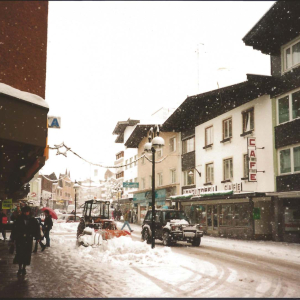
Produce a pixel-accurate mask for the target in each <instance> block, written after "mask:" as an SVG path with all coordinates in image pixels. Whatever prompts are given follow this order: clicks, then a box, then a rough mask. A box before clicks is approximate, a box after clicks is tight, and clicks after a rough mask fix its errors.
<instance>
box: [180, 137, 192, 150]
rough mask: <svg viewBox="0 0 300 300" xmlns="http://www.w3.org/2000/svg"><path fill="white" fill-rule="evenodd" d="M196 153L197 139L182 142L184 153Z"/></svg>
mask: <svg viewBox="0 0 300 300" xmlns="http://www.w3.org/2000/svg"><path fill="white" fill-rule="evenodd" d="M192 151H195V137H192V138H189V139H187V140H184V141H182V153H183V154H185V153H188V152H192Z"/></svg>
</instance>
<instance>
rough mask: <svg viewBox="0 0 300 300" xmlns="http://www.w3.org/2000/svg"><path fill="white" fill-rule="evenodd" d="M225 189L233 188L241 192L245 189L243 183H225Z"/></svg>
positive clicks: (236, 191)
mask: <svg viewBox="0 0 300 300" xmlns="http://www.w3.org/2000/svg"><path fill="white" fill-rule="evenodd" d="M224 190H225V191H227V190H233V191H234V192H235V193H240V192H241V191H242V190H243V186H242V183H225V184H224Z"/></svg>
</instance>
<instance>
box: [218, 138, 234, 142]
mask: <svg viewBox="0 0 300 300" xmlns="http://www.w3.org/2000/svg"><path fill="white" fill-rule="evenodd" d="M230 141H231V137H229V138H227V139H224V140H222V141H220V143H227V142H230Z"/></svg>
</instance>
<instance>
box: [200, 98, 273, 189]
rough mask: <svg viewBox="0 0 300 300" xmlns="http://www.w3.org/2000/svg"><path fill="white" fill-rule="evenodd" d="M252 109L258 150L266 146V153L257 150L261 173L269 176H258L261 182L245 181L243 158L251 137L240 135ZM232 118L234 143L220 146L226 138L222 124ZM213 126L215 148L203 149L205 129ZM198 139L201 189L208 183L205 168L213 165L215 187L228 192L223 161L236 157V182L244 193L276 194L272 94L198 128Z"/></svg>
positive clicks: (234, 169) (234, 164) (234, 163)
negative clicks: (243, 122)
mask: <svg viewBox="0 0 300 300" xmlns="http://www.w3.org/2000/svg"><path fill="white" fill-rule="evenodd" d="M251 107H254V131H253V134H252V136H254V137H256V146H257V147H258V148H262V147H265V149H264V150H259V149H258V150H257V170H258V171H265V173H260V172H258V173H257V182H248V181H245V180H244V181H242V180H241V178H242V177H243V172H244V165H243V155H244V154H246V153H247V136H245V137H241V136H240V134H241V133H242V111H244V110H246V109H248V108H251ZM229 117H232V139H231V142H227V143H220V141H221V140H222V139H223V132H222V121H223V120H225V119H227V118H229ZM211 125H213V128H214V137H213V147H212V148H211V149H203V147H204V146H205V128H206V127H208V126H211ZM195 139H196V141H195V143H196V168H197V169H198V171H199V172H201V177H199V176H198V175H197V174H196V186H197V187H202V186H203V185H204V183H205V176H206V174H205V165H206V164H207V163H210V162H213V163H214V183H213V184H215V185H217V188H218V190H224V184H223V183H221V181H222V180H223V159H226V158H230V157H232V158H233V180H232V183H241V182H242V186H243V191H249V192H271V191H274V171H273V148H272V147H273V146H272V143H273V128H272V106H271V100H270V97H269V96H268V95H265V96H261V97H259V98H257V99H255V100H252V101H250V102H248V103H246V104H244V105H242V106H239V107H237V108H235V109H233V110H231V111H229V112H227V113H225V114H223V115H221V116H218V117H216V118H214V119H212V120H210V121H208V122H206V123H204V124H201V125H199V126H197V127H196V128H195Z"/></svg>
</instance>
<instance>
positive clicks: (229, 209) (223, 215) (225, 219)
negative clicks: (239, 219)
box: [219, 204, 233, 226]
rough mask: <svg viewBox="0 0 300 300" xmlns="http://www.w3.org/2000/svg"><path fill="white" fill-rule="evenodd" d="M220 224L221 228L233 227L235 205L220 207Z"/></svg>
mask: <svg viewBox="0 0 300 300" xmlns="http://www.w3.org/2000/svg"><path fill="white" fill-rule="evenodd" d="M219 224H220V226H233V205H231V204H222V205H220V215H219Z"/></svg>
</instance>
